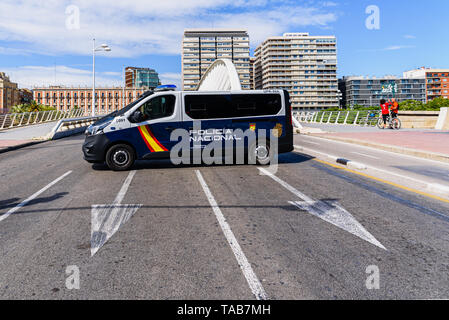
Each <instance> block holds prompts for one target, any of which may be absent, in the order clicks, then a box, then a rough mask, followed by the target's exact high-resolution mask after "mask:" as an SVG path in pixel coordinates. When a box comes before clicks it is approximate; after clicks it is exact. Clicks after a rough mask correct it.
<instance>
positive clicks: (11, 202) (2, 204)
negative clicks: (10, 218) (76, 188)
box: [0, 192, 69, 213]
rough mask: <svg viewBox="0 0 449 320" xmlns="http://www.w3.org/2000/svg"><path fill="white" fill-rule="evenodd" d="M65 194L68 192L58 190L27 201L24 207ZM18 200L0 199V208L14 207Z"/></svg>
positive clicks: (46, 201)
mask: <svg viewBox="0 0 449 320" xmlns="http://www.w3.org/2000/svg"><path fill="white" fill-rule="evenodd" d="M67 194H69V193H68V192H59V193H56V194H54V195H52V196H50V197H41V198H36V199H33V200H31V201H30V202H28V203H27V204H26V206H25V207H29V206H32V205H35V204H39V203H48V202H52V201H55V200H58V199H61V198H63V197H64V196H65V195H67ZM19 201H20V199H19V198H11V199H7V200H1V201H0V210H3V209H10V208H14V207H16V206H17V205H18V204H19V203H20V202H19ZM39 211H49V210H39ZM19 213H21V212H19Z"/></svg>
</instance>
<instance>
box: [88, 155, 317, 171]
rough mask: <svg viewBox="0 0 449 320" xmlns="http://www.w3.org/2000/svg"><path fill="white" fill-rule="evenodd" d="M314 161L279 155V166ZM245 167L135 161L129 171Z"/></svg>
mask: <svg viewBox="0 0 449 320" xmlns="http://www.w3.org/2000/svg"><path fill="white" fill-rule="evenodd" d="M312 159H314V158H313V157H311V156H308V155H305V154H298V153H294V152H291V153H285V154H281V155H279V158H278V163H279V164H298V163H302V162H306V161H310V160H312ZM239 166H247V165H245V164H211V165H207V164H179V165H175V164H173V163H172V162H171V161H170V160H168V159H164V160H139V161H136V163H135V164H134V166H133V167H132V168H131V170H146V169H172V168H173V169H175V168H206V167H208V168H209V167H218V168H220V167H239ZM92 169H94V170H97V171H110V169H109V168H108V166H107V165H106V164H100V163H95V164H93V165H92Z"/></svg>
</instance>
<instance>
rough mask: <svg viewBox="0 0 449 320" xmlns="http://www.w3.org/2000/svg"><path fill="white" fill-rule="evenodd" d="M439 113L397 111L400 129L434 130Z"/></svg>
mask: <svg viewBox="0 0 449 320" xmlns="http://www.w3.org/2000/svg"><path fill="white" fill-rule="evenodd" d="M439 114H440V111H399V118H400V119H401V122H402V128H406V129H410V128H415V129H435V127H436V125H437V121H438V116H439Z"/></svg>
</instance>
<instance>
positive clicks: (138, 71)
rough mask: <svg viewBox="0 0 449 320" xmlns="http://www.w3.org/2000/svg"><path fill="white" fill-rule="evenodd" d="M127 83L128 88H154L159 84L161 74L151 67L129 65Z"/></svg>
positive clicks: (126, 74) (126, 76)
mask: <svg viewBox="0 0 449 320" xmlns="http://www.w3.org/2000/svg"><path fill="white" fill-rule="evenodd" d="M125 84H126V87H127V88H149V89H154V88H156V87H157V86H158V85H159V84H160V81H159V74H158V73H157V72H156V70H154V69H150V68H135V67H127V68H126V69H125Z"/></svg>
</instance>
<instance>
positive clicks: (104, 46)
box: [92, 39, 111, 117]
mask: <svg viewBox="0 0 449 320" xmlns="http://www.w3.org/2000/svg"><path fill="white" fill-rule="evenodd" d="M97 51H107V52H109V51H111V48H109V46H108V45H107V44H102V45H101V46H99V47H98V48H95V39H93V48H92V60H93V61H92V117H95V52H97Z"/></svg>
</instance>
